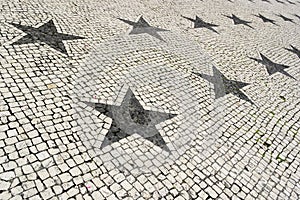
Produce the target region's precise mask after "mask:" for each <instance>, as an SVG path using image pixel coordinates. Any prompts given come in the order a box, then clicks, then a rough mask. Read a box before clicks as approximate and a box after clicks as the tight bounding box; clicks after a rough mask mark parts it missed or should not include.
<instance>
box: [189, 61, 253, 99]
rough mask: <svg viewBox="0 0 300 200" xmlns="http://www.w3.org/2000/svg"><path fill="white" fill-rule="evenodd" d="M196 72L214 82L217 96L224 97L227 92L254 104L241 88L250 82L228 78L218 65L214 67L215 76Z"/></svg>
mask: <svg viewBox="0 0 300 200" xmlns="http://www.w3.org/2000/svg"><path fill="white" fill-rule="evenodd" d="M194 74H196V75H198V76H200V77H202V78H204V79H205V80H207V81H209V82H210V83H212V84H214V91H215V98H216V99H217V98H220V97H223V96H225V95H227V94H230V93H231V94H233V95H235V96H237V97H239V98H240V99H243V100H245V101H248V102H250V103H251V104H254V103H253V102H252V101H251V100H250V99H249V98H248V97H247V96H246V95H245V94H244V93H243V92H242V91H241V90H240V89H242V88H243V87H245V86H247V85H249V83H244V82H241V81H235V80H230V79H228V78H226V77H225V76H224V75H223V74H222V73H221V72H220V71H219V70H218V69H217V68H216V67H213V76H210V75H207V74H200V73H195V72H194Z"/></svg>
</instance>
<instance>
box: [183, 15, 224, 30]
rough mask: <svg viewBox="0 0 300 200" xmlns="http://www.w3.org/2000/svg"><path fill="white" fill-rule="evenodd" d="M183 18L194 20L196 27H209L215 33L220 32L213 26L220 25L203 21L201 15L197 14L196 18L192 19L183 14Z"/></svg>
mask: <svg viewBox="0 0 300 200" xmlns="http://www.w3.org/2000/svg"><path fill="white" fill-rule="evenodd" d="M182 17H183V18H185V19H187V20H190V21H192V22H194V28H207V29H209V30H211V31H213V32H215V33H218V32H217V31H216V30H215V29H214V28H213V27H218V26H219V25H216V24H211V23H207V22H205V21H203V20H202V19H201V18H200V17H198V16H197V15H196V19H192V18H189V17H185V16H182Z"/></svg>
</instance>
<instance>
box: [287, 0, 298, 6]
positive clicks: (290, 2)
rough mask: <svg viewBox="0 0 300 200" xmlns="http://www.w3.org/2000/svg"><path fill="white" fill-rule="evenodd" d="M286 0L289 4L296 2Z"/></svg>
mask: <svg viewBox="0 0 300 200" xmlns="http://www.w3.org/2000/svg"><path fill="white" fill-rule="evenodd" d="M286 2H288V3H289V4H293V5H295V4H296V3H294V2H292V1H289V0H286Z"/></svg>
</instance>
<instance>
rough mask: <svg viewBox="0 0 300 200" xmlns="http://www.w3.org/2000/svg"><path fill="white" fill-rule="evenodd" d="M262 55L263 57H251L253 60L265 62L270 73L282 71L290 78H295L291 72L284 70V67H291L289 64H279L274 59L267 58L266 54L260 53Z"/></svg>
mask: <svg viewBox="0 0 300 200" xmlns="http://www.w3.org/2000/svg"><path fill="white" fill-rule="evenodd" d="M260 57H261V59H257V58H251V57H250V59H252V60H255V61H256V62H258V63H260V64H263V65H265V66H266V68H267V71H268V74H269V75H272V74H275V73H276V72H279V73H282V74H284V75H286V76H288V77H290V78H293V79H295V78H294V77H292V76H291V75H290V74H289V73H287V72H286V71H284V69H287V68H289V66H286V65H282V64H277V63H274V62H273V61H271V60H270V59H269V58H267V57H266V56H264V55H263V54H262V53H260Z"/></svg>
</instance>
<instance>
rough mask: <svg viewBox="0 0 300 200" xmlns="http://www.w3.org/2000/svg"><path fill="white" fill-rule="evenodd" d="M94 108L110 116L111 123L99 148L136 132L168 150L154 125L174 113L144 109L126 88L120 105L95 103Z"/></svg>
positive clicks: (169, 117)
mask: <svg viewBox="0 0 300 200" xmlns="http://www.w3.org/2000/svg"><path fill="white" fill-rule="evenodd" d="M95 108H96V110H98V111H99V112H101V113H103V114H104V115H106V116H107V117H110V118H112V124H111V126H110V129H109V130H108V133H107V134H106V136H105V139H104V141H103V142H102V145H101V147H100V148H101V149H102V148H104V147H105V146H107V145H111V144H112V143H114V142H118V141H120V140H121V139H123V138H126V137H128V136H130V135H132V134H135V133H136V134H139V135H141V136H142V137H143V138H145V139H147V140H149V141H150V142H152V143H153V144H154V145H156V146H159V147H161V148H162V149H164V150H166V151H169V149H168V147H167V145H166V142H165V141H164V139H163V138H162V136H161V135H160V134H159V132H158V130H157V129H156V128H155V125H156V124H159V123H161V122H163V121H166V120H168V119H171V118H173V117H175V116H176V115H175V114H167V113H161V112H154V111H148V110H144V108H143V106H142V105H141V104H140V103H139V101H138V100H137V99H136V97H135V96H134V94H133V92H132V91H131V90H130V89H128V91H127V93H126V95H125V97H124V99H123V102H122V104H121V106H114V105H106V104H100V103H97V104H96V105H95Z"/></svg>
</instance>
